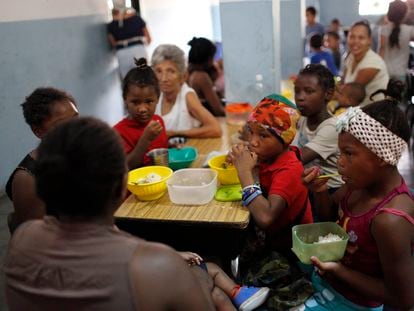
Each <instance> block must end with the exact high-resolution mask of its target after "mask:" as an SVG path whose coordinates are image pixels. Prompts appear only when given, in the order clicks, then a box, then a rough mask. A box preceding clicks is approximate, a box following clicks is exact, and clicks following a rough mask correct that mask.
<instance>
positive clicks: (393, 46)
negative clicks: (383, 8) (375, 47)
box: [379, 1, 414, 82]
mask: <svg viewBox="0 0 414 311" xmlns="http://www.w3.org/2000/svg"><path fill="white" fill-rule="evenodd" d="M407 10H408V7H407V4H406V3H405V2H402V1H393V2H390V4H389V7H388V13H387V17H388V20H389V21H390V23H388V24H386V25H384V26H382V27H381V36H380V45H379V54H380V55H381V57H382V58H383V59H384V61H385V63H386V64H387V69H388V73H389V75H390V77H392V78H397V79H399V80H401V81H403V82H405V76H406V71H407V68H408V58H409V55H410V47H409V43H410V41H411V40H414V26H409V25H404V24H402V22H403V20H404V18H405V16H406V15H407Z"/></svg>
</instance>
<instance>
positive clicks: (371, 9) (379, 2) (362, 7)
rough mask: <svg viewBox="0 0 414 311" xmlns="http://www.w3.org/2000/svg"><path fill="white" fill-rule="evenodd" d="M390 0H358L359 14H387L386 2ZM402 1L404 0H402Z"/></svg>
mask: <svg viewBox="0 0 414 311" xmlns="http://www.w3.org/2000/svg"><path fill="white" fill-rule="evenodd" d="M391 1H392V0H359V15H384V14H387V11H388V4H389V3H390V2H391ZM403 1H404V2H405V1H406V0H403Z"/></svg>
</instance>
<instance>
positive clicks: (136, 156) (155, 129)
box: [127, 120, 163, 170]
mask: <svg viewBox="0 0 414 311" xmlns="http://www.w3.org/2000/svg"><path fill="white" fill-rule="evenodd" d="M162 129H163V127H162V125H161V123H159V122H158V121H154V120H151V121H150V122H149V123H148V125H147V126H146V127H145V130H144V133H143V134H142V136H141V137H140V139H139V140H138V143H137V144H136V145H135V147H134V149H133V150H132V151H131V152H130V153H129V154H128V155H127V163H128V168H129V169H130V170H132V169H134V168H136V167H138V166H140V165H141V164H142V160H143V159H144V155H145V153H146V152H147V149H148V147H149V146H150V144H151V142H152V141H153V140H154V139H155V138H157V136H158V135H159V134H160V133H161V131H162Z"/></svg>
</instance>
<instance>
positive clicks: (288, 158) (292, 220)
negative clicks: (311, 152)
mask: <svg viewBox="0 0 414 311" xmlns="http://www.w3.org/2000/svg"><path fill="white" fill-rule="evenodd" d="M302 173H303V165H302V163H301V162H300V161H299V159H298V158H297V156H296V154H295V152H294V151H292V150H288V151H286V152H285V153H283V154H282V155H280V156H278V157H277V158H276V160H275V161H274V162H273V163H271V164H267V163H261V164H260V172H259V177H260V185H261V187H262V189H263V190H264V193H265V194H267V196H270V195H272V194H276V195H279V196H281V197H282V198H283V199H284V200H285V201H286V209H285V211H283V212H282V214H281V215H280V217H279V218H278V219H277V220H276V221H275V222H274V223H273V224H272V225H271V226H270V228H268V230H267V235H268V237H270V243H271V244H272V245H273V246H274V248H276V249H280V248H282V249H284V250H290V248H291V244H292V230H291V228H292V227H293V226H294V225H298V224H307V223H312V222H313V218H312V210H311V205H310V203H309V200H308V189H307V188H306V187H305V186H304V185H303V184H302V180H301V175H302ZM285 248H288V249H285Z"/></svg>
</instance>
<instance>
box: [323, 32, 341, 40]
mask: <svg viewBox="0 0 414 311" xmlns="http://www.w3.org/2000/svg"><path fill="white" fill-rule="evenodd" d="M326 35H327V36H331V37H334V38H335V39H336V40H340V39H341V37H339V34H338V33H337V32H336V31H328V32H327V33H326Z"/></svg>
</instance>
